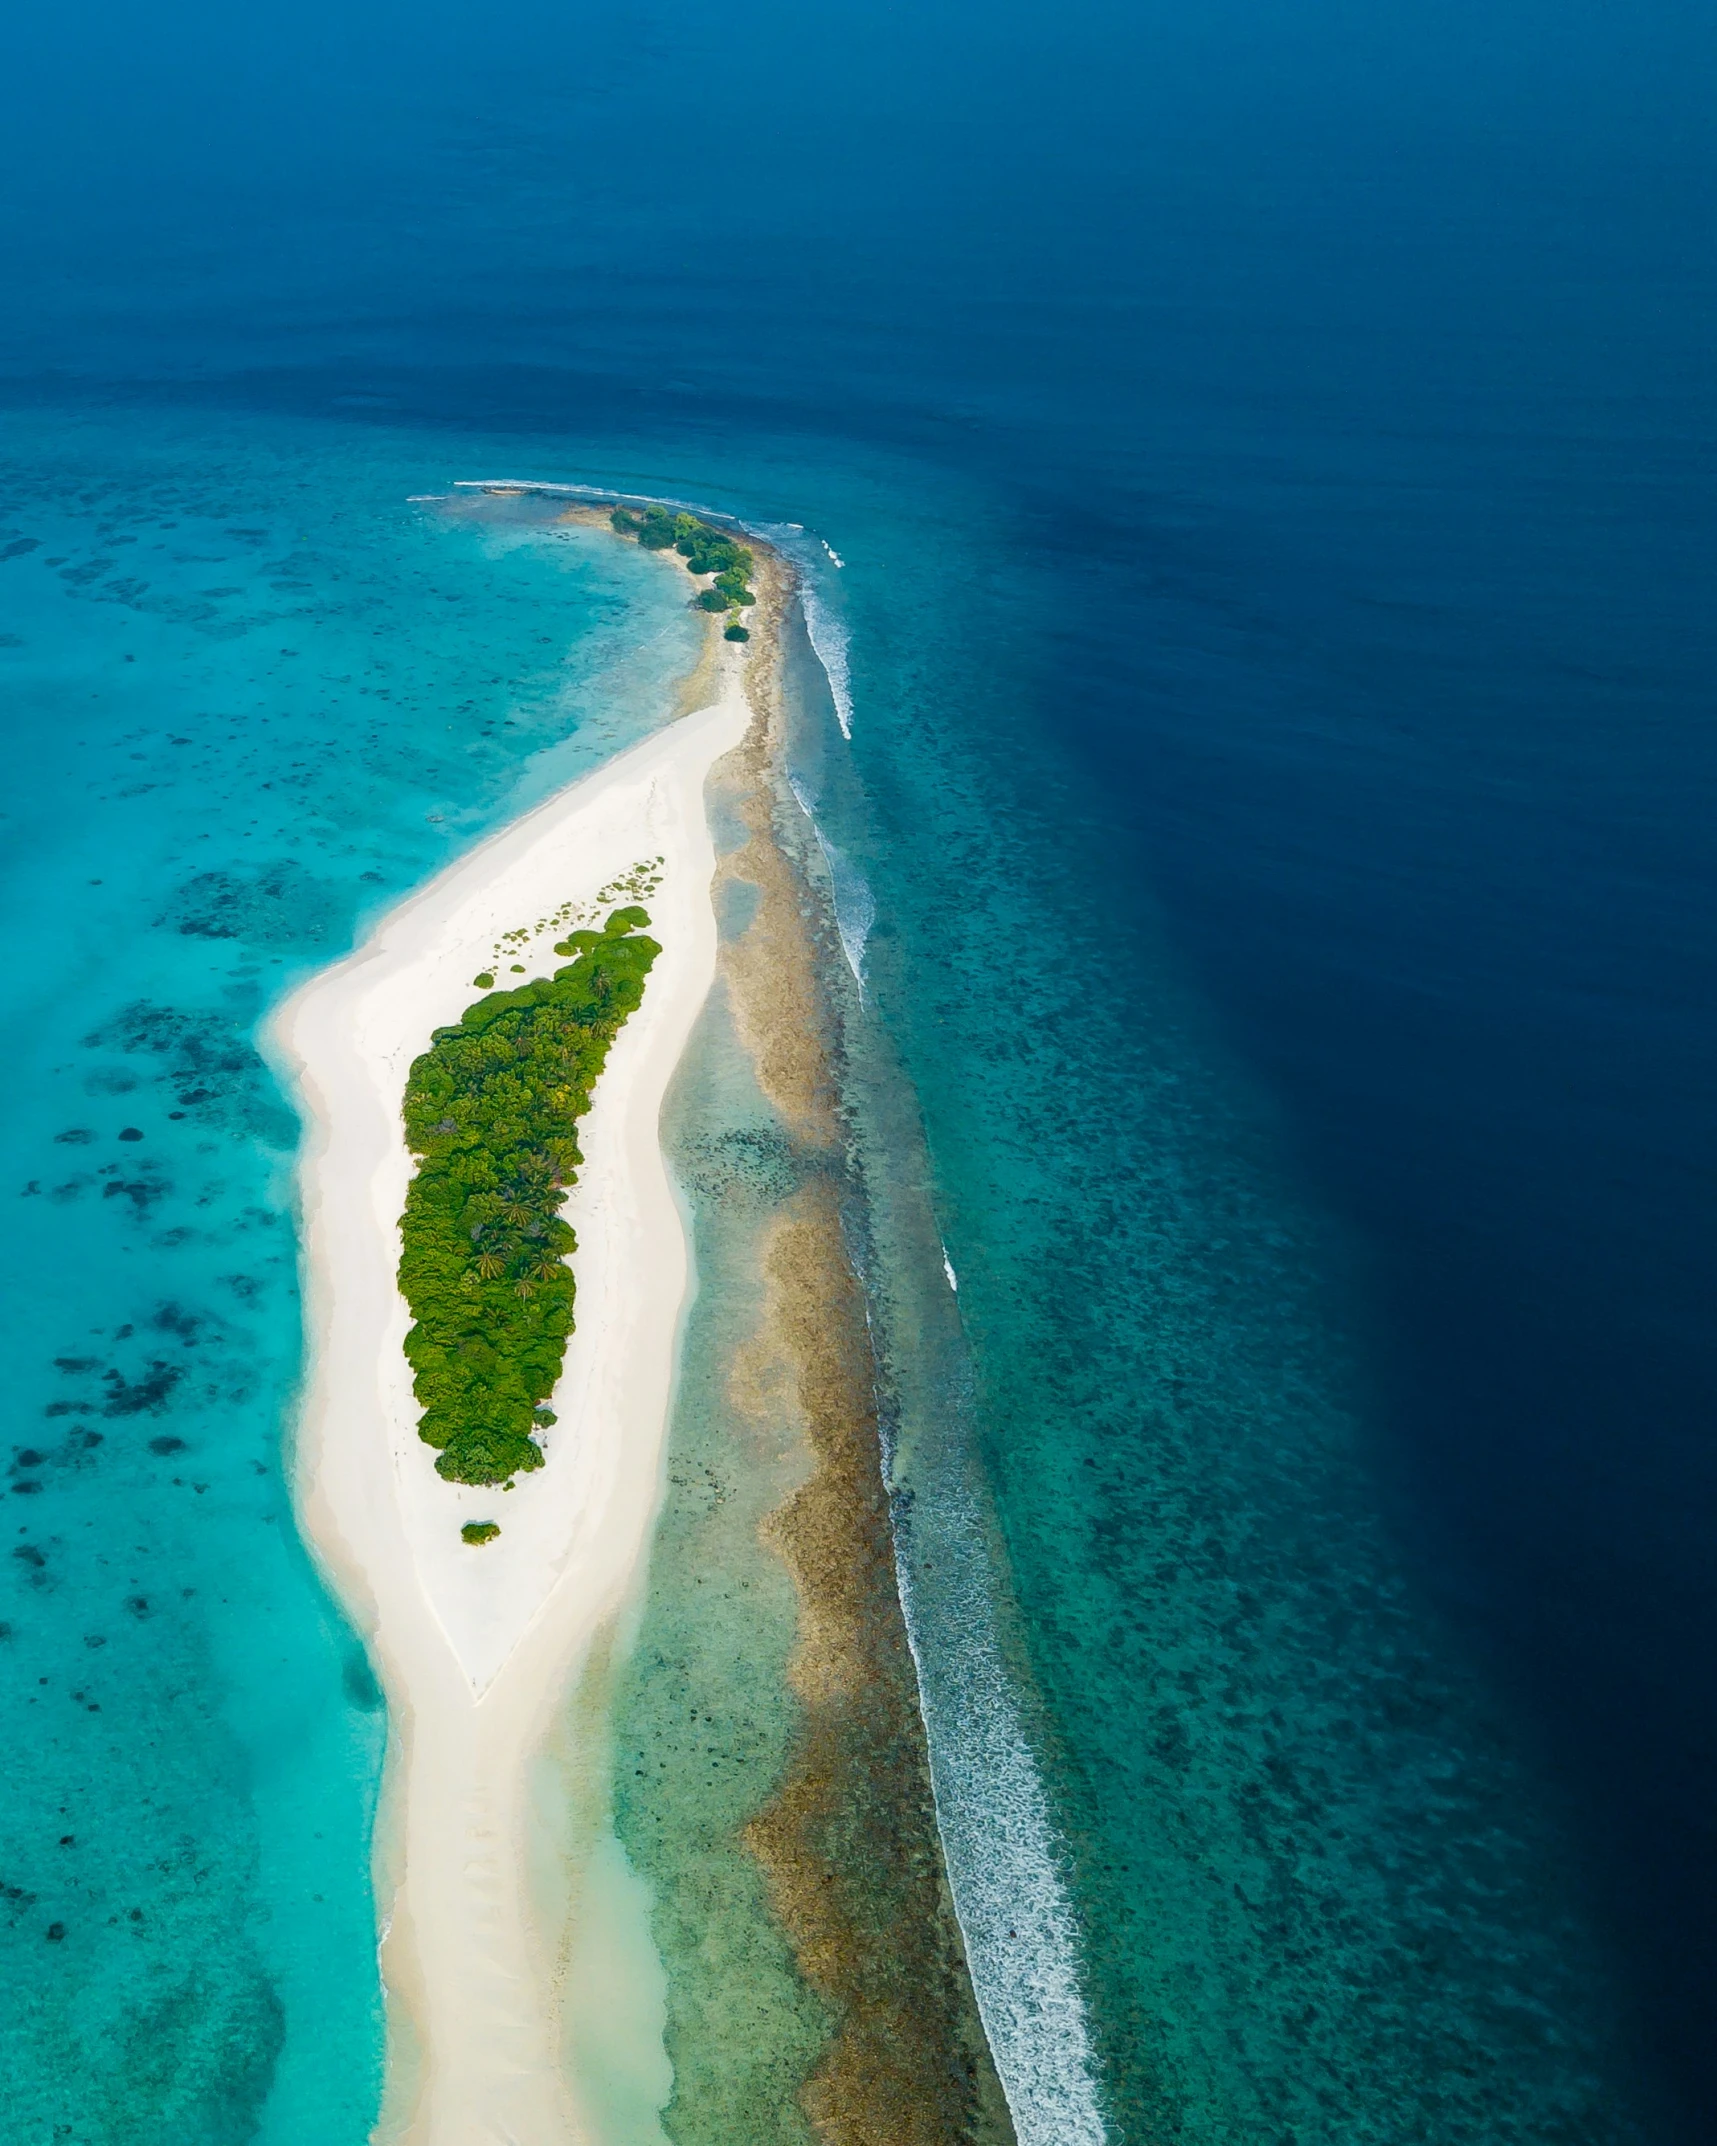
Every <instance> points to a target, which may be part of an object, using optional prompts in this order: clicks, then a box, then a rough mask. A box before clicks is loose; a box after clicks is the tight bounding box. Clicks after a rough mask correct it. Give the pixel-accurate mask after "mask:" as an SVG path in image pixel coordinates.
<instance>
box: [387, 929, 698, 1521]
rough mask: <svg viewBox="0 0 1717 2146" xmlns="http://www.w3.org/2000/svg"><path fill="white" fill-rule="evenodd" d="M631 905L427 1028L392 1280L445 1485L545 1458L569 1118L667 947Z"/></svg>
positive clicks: (570, 1173) (575, 1116) (558, 1333)
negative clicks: (508, 984)
mask: <svg viewBox="0 0 1717 2146" xmlns="http://www.w3.org/2000/svg"><path fill="white" fill-rule="evenodd" d="M649 921H650V920H649V918H648V916H647V915H646V914H645V913H644V911H643V910H642V909H637V908H626V909H618V910H616V911H615V912H614V914H613V915H612V916H611V917H610V918H609V919H608V922H607V925H606V927H605V928H604V929H603V930H602V931H600V932H593V931H580V932H574V933H573V934H572V935H571V936H570V937H569V938H567V939H565V940H563V941H562V942H561V943H560V944H559V945H558V946H557V947H556V949H555V951H556V953H561V954H571V955H574V956H575V957H576V958H575V959H574V960H572V961H571V962H570V963H569V964H568V966H567V967H565V968H561V969H557V970H556V971H555V973H554V975H553V976H552V977H542V978H539V979H538V980H536V981H535V982H533V983H528V984H523V985H521V986H520V987H519V989H517V990H516V991H496V992H492V993H490V994H489V996H488V997H486V998H481V999H479V1000H478V1001H477V1003H476V1004H475V1005H474V1006H470V1007H468V1008H467V1009H466V1012H465V1015H464V1017H463V1019H462V1020H460V1021H459V1022H458V1024H457V1025H456V1026H454V1027H451V1028H438V1029H437V1030H436V1031H435V1034H434V1036H433V1038H432V1039H431V1042H430V1046H429V1049H428V1050H427V1051H425V1052H424V1053H423V1055H422V1057H420V1058H419V1059H418V1060H417V1061H416V1063H415V1064H414V1065H413V1066H412V1069H411V1075H410V1078H409V1080H408V1081H407V1083H406V1092H405V1126H406V1139H407V1142H408V1144H409V1145H410V1147H411V1150H412V1153H413V1154H414V1155H416V1156H418V1157H419V1158H420V1160H419V1163H418V1170H417V1175H416V1177H415V1178H414V1179H413V1180H412V1184H411V1189H410V1191H409V1192H408V1193H407V1195H406V1204H405V1215H404V1218H403V1221H402V1224H401V1229H402V1234H403V1238H404V1248H403V1251H402V1254H401V1258H400V1264H399V1284H400V1289H401V1291H402V1293H403V1294H404V1297H405V1300H406V1302H407V1304H408V1305H409V1306H410V1307H411V1312H412V1317H413V1319H414V1321H415V1324H414V1325H413V1327H412V1329H411V1332H410V1333H409V1334H408V1335H407V1336H406V1344H405V1349H406V1355H407V1357H408V1358H409V1359H410V1361H411V1367H412V1371H413V1373H414V1374H415V1377H414V1390H415V1391H416V1394H417V1398H418V1400H419V1401H420V1402H421V1403H422V1404H423V1417H422V1420H421V1422H420V1423H419V1425H418V1435H419V1436H420V1437H421V1438H422V1439H423V1440H424V1441H425V1443H426V1444H428V1445H432V1446H435V1447H437V1448H438V1449H439V1458H438V1459H437V1461H436V1463H435V1465H436V1468H437V1470H438V1471H439V1473H440V1474H442V1475H444V1476H446V1477H447V1478H448V1479H449V1480H450V1481H452V1482H456V1483H504V1482H507V1481H510V1480H511V1478H512V1477H513V1476H515V1475H522V1474H524V1473H525V1472H526V1471H527V1470H530V1469H533V1468H540V1467H541V1466H542V1458H543V1457H542V1449H541V1447H540V1446H538V1444H537V1443H536V1441H535V1439H534V1438H533V1437H532V1435H531V1433H532V1431H533V1430H534V1429H536V1428H539V1427H541V1426H543V1425H545V1424H548V1423H552V1422H553V1420H554V1419H553V1417H552V1415H550V1413H549V1411H548V1408H547V1405H546V1404H547V1401H548V1397H549V1395H550V1394H551V1393H552V1392H553V1390H554V1384H555V1381H556V1379H557V1378H558V1377H559V1376H560V1367H561V1362H562V1359H563V1358H564V1356H565V1354H566V1339H567V1336H568V1335H569V1334H570V1333H571V1332H572V1324H573V1319H572V1307H573V1294H574V1287H573V1278H572V1270H571V1269H570V1268H569V1267H568V1266H567V1265H566V1255H567V1254H568V1253H569V1252H571V1251H572V1249H573V1244H574V1239H573V1233H572V1230H571V1228H570V1227H569V1226H568V1224H567V1223H566V1222H564V1221H563V1220H562V1219H561V1215H560V1207H561V1203H562V1202H563V1200H564V1199H565V1198H566V1192H567V1188H568V1186H569V1185H570V1184H571V1183H572V1181H573V1179H574V1177H575V1176H576V1175H577V1171H578V1167H579V1164H580V1163H581V1162H582V1161H583V1159H584V1158H583V1156H582V1154H581V1153H580V1151H579V1146H578V1141H577V1138H576V1130H577V1124H578V1120H579V1119H580V1118H581V1117H582V1116H583V1115H584V1113H585V1112H586V1111H587V1110H588V1109H589V1108H590V1095H591V1090H592V1088H593V1087H594V1086H595V1084H596V1079H597V1076H598V1075H599V1074H600V1073H601V1071H602V1067H603V1064H604V1062H605V1061H606V1059H607V1056H608V1047H609V1045H610V1044H611V1043H612V1042H613V1040H614V1038H615V1036H616V1035H617V1034H618V1033H619V1030H620V1027H621V1024H622V1023H623V1022H624V1021H625V1019H626V1017H627V1015H628V1014H629V1013H631V1012H632V1011H633V1009H634V1008H635V1007H636V1006H637V1005H638V1004H639V1002H640V1000H641V999H642V998H643V995H644V978H645V977H646V975H648V973H649V970H650V967H651V964H652V963H653V962H654V961H655V958H656V956H657V955H658V954H659V953H660V952H661V948H660V947H659V946H658V945H657V944H656V942H655V941H654V940H653V939H648V938H645V937H644V936H643V935H642V927H643V926H645V925H647V924H648V923H649Z"/></svg>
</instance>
